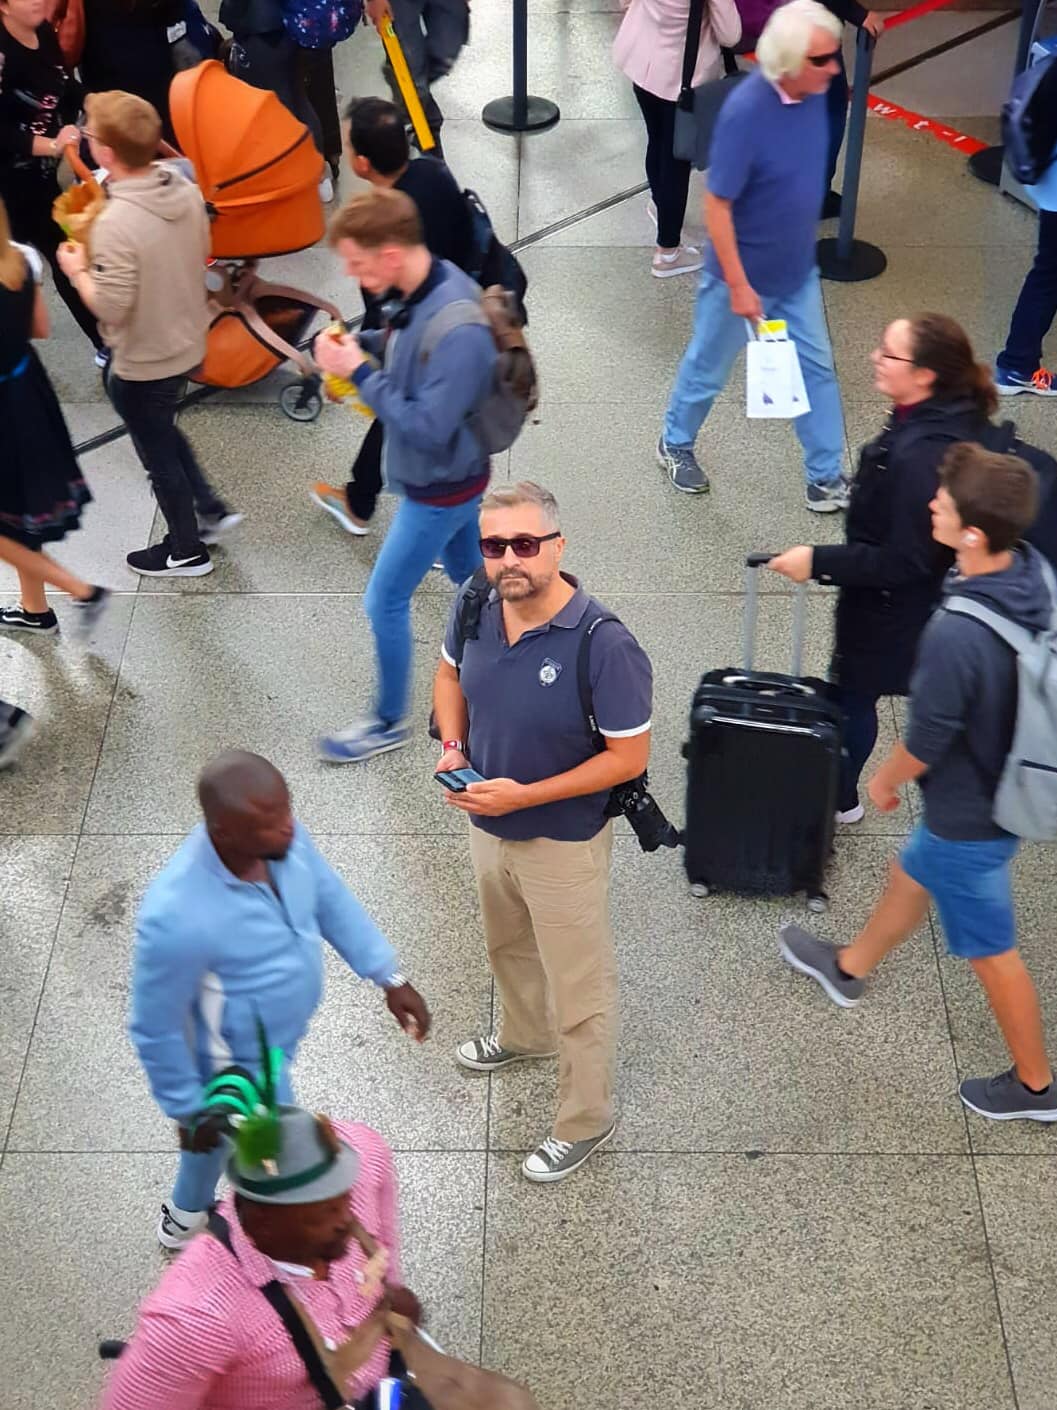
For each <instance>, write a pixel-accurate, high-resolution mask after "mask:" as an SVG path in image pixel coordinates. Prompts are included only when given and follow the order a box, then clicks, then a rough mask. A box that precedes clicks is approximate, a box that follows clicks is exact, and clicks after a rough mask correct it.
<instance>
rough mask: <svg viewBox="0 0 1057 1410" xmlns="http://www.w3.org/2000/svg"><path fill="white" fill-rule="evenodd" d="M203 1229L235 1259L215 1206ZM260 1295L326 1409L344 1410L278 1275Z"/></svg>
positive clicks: (227, 1228) (226, 1227)
mask: <svg viewBox="0 0 1057 1410" xmlns="http://www.w3.org/2000/svg"><path fill="white" fill-rule="evenodd" d="M206 1228H207V1229H208V1231H209V1233H210V1234H212V1236H213V1238H214V1239H216V1241H217V1243H220V1244H223V1245H224V1247H225V1248H226V1249H227V1251H228V1253H230V1254H231V1256H232V1258H237V1256H238V1255H237V1254H236V1253H235V1249H234V1246H233V1244H232V1242H231V1228H230V1226H229V1224H228V1221H227V1220H226V1219H225V1218H224V1216H223V1215H222V1214H219V1213H218V1212H217V1210H216V1209H211V1210H210V1211H209V1220H208V1222H207V1224H206ZM260 1292H261V1293H262V1295H263V1296H264V1297H265V1298H267V1300H268V1301H269V1302H270V1303H271V1305H272V1308H273V1310H274V1311H275V1314H276V1316H277V1317H278V1318H279V1320H280V1321H281V1322H282V1324H283V1326H284V1327H285V1328H286V1332H287V1335H288V1336H289V1338H290V1340H291V1341H292V1342H293V1344H294V1350H295V1351H296V1352H297V1354H298V1356H300V1358H301V1360H302V1362H303V1363H304V1367H305V1373H306V1374H307V1376H308V1379H309V1380H310V1381H311V1382H312V1387H313V1389H314V1390H315V1392H316V1394H317V1395H318V1396H319V1398H320V1400H321V1401H322V1402H323V1404H324V1406H325V1407H326V1410H345V1407H346V1406H347V1404H348V1401H347V1400H346V1398H345V1396H344V1395H343V1394H342V1393H341V1390H340V1389H339V1387H338V1386H337V1385H336V1384H335V1382H334V1378H333V1377H332V1376H331V1374H330V1372H329V1371H328V1370H327V1368H326V1366H325V1365H324V1364H323V1359H322V1357H321V1356H320V1354H319V1352H318V1351H317V1350H316V1348H315V1346H314V1345H313V1342H312V1338H311V1337H310V1336H309V1334H308V1329H307V1327H306V1326H305V1324H304V1322H302V1320H301V1318H300V1317H299V1316H298V1315H297V1311H296V1309H295V1307H294V1305H293V1303H292V1302H291V1301H290V1297H289V1295H288V1293H287V1291H286V1289H285V1288H284V1287H283V1285H282V1283H280V1282H279V1280H278V1278H273V1279H272V1280H271V1282H269V1283H265V1284H264V1286H263V1287H262V1288H261V1289H260Z"/></svg>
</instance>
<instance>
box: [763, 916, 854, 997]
mask: <svg viewBox="0 0 1057 1410" xmlns="http://www.w3.org/2000/svg"><path fill="white" fill-rule="evenodd" d="M778 945H779V948H780V950H781V952H782V958H783V959H784V960H785V962H786V964H789V965H792V967H793V968H794V969H798V970H799V971H800V973H801V974H806V975H807V976H808V978H809V979H813V980H814V981H815V982H816V984H820V985H821V986H822V988H823V989H824V990H825V992H826V993H827V994H828V995H829V997H830V998H831V999H832V1000H833V1002H834V1003H835V1004H839V1005H840V1006H841V1008H842V1009H853V1008H855V1007H856V1006H857V1005H858V1003H859V1000H860V999H861V998H862V996H863V991H864V990H865V988H866V983H865V981H864V980H862V979H853V978H852V977H851V975H848V974H844V973H842V972H841V969H840V966H839V965H838V964H837V956H838V954H839V953H840V951H839V950H838V949H837V947H836V946H835V945H827V944H826V942H825V940H819V939H818V937H817V936H815V935H810V934H809V933H808V932H807V931H806V930H801V928H800V926H799V925H783V926H782V928H781V930H780V931H779V932H778Z"/></svg>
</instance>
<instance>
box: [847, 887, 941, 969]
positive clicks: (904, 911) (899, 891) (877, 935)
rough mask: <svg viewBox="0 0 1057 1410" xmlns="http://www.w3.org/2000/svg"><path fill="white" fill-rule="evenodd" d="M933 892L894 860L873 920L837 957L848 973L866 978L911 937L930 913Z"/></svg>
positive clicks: (871, 918) (874, 911)
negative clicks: (910, 875)
mask: <svg viewBox="0 0 1057 1410" xmlns="http://www.w3.org/2000/svg"><path fill="white" fill-rule="evenodd" d="M928 910H929V893H928V892H927V891H926V890H925V888H924V887H923V886H919V885H918V884H917V882H916V881H912V880H911V879H910V877H909V876H907V874H906V872H905V871H904V870H903V868H902V867H901V866H900V865H899V862H898V861H895V860H893V862H892V870H891V875H890V876H889V878H888V885H887V886H886V887H885V889H884V894H883V895H882V896H881V899H880V900H879V901H878V903H877V905H876V906H874V908H873V912H872V914H871V916H870V919H869V920H868V921H867V922H866V924H865V925H864V926H863V928H862V930H860V931H859V933H858V935H856V937H855V939H854V940H853V941H852V942H851V944H850V945H845V946H844V948H843V949H842V950H841V951H840V953H839V955H838V957H837V959H838V963H839V965H840V967H841V969H842V970H843V972H844V973H845V974H850V975H852V976H853V977H854V978H856V979H865V978H866V976H867V975H868V974H870V973H872V972H873V970H875V969H876V968H877V966H878V965H879V964H880V963H881V961H882V960H883V959H884V957H885V955H887V954H888V953H889V951H890V950H894V949H896V948H897V947H898V946H899V945H902V943H903V942H904V940H909V939H910V937H911V935H913V933H914V931H915V930H917V928H918V926H919V925H920V924H921V922H922V921H923V920H924V919H925V917H926V915H928Z"/></svg>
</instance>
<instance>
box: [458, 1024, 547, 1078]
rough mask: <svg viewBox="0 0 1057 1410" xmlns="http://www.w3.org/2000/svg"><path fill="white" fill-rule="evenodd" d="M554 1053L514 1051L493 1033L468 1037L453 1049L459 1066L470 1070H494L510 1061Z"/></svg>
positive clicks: (522, 1060)
mask: <svg viewBox="0 0 1057 1410" xmlns="http://www.w3.org/2000/svg"><path fill="white" fill-rule="evenodd" d="M554 1056H555V1054H554V1053H516V1052H514V1051H513V1050H512V1049H511V1048H504V1047H503V1045H502V1043H501V1042H500V1041H499V1039H498V1038H497V1037H496V1036H495V1034H494V1033H488V1034H486V1035H485V1037H483V1038H468V1039H467V1040H466V1042H465V1043H460V1044H459V1046H458V1047H457V1048H456V1049H455V1061H456V1062H457V1063H458V1064H459V1066H460V1067H468V1068H469V1069H470V1071H471V1072H495V1071H496V1069H497V1068H500V1067H506V1066H507V1065H508V1064H509V1063H512V1062H532V1061H538V1060H539V1059H540V1058H552V1057H554Z"/></svg>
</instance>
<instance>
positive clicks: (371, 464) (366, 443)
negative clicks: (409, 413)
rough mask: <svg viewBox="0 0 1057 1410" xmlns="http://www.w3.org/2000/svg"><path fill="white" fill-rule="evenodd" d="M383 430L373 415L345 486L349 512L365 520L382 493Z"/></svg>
mask: <svg viewBox="0 0 1057 1410" xmlns="http://www.w3.org/2000/svg"><path fill="white" fill-rule="evenodd" d="M384 439H385V432H384V430H383V429H382V423H381V422H380V421H379V420H378V419H377V417H376V418H375V419H374V420H373V421H372V422H371V424H370V426H369V427H368V429H367V434H366V436H364V438H363V444H362V445H361V446H360V453H359V455H357V457H356V459H355V461H354V462H353V466H352V479H351V480H350V481H349V483H348V484H347V485H346V486H345V499H346V502H347V503H348V506H349V512H350V513H352V514H354V515H355V516H356V518H357V519H363V520H364V522H366V521H367V520H368V519H369V518H370V517H371V515H372V514H373V513H374V511H375V507H376V506H377V504H378V496H379V495H380V494H381V492H382V442H383V440H384Z"/></svg>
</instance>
